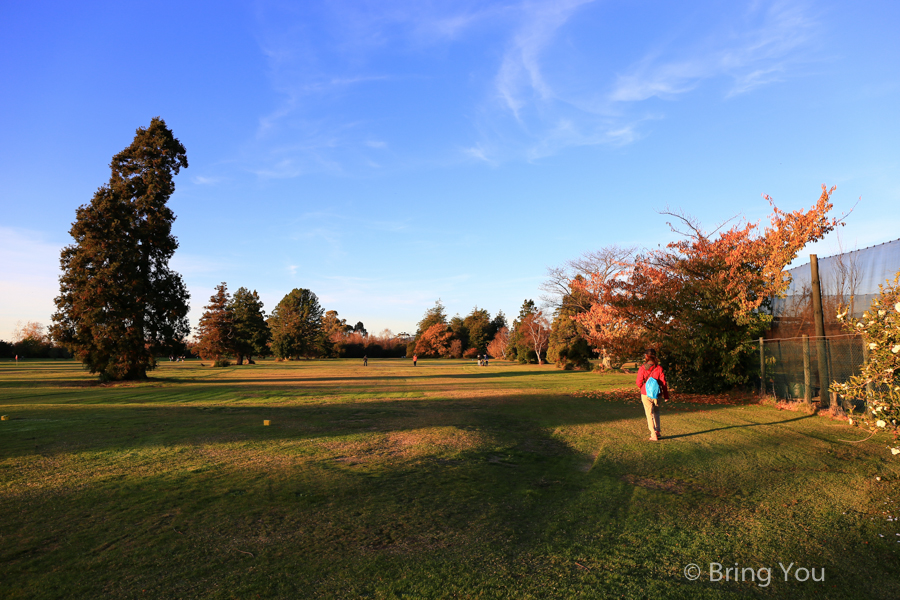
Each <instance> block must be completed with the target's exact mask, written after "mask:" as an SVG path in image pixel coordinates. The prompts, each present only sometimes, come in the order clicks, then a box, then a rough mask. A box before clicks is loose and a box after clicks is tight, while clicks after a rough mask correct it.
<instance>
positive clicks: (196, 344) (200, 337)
mask: <svg viewBox="0 0 900 600" xmlns="http://www.w3.org/2000/svg"><path fill="white" fill-rule="evenodd" d="M407 337H408V336H406V335H405V334H398V335H394V334H393V333H392V332H391V331H390V330H387V329H386V330H384V331H382V332H381V333H380V334H378V335H369V332H368V331H366V328H365V325H363V323H362V321H358V322H357V323H356V324H355V325H350V324H349V323H347V321H346V319H341V318H340V317H339V315H338V313H337V311H335V310H329V311H325V310H323V308H322V307H321V305H320V304H319V299H318V297H317V296H316V294H315V293H313V292H312V291H310V290H308V289H304V288H295V289H293V290H291V291H290V292H289V293H288V294H286V295H285V296H284V298H282V299H281V301H280V302H279V303H278V305H277V306H276V307H275V309H274V310H273V311H272V314H271V315H269V316H268V317H267V316H266V314H265V310H264V308H263V303H262V301H261V300H260V298H259V295H258V294H257V292H256V290H254V291H252V292H251V291H249V290H248V289H247V288H244V287H241V288H239V289H238V290H237V291H236V292H235V293H234V295H233V296H232V295H231V294H229V293H228V286H227V284H226V283H224V282H223V283H221V284H219V285H218V286H216V292H215V294H213V295H212V297H210V299H209V304H207V305H206V307H205V311H204V313H203V316H202V317H201V318H200V324H199V327H198V328H197V331H196V335H195V339H194V340H193V341H191V342H189V343H188V349H189V350H190V351H191V352H192V353H196V354H197V355H199V356H200V357H201V358H203V359H206V360H212V361H213V362H214V365H216V366H227V364H230V363H228V361H227V358H228V357H233V358H235V360H236V361H237V364H239V365H240V364H243V362H244V359H245V358H246V359H247V362H248V363H253V357H254V356H274V357H276V358H277V359H279V360H296V359H300V358H307V359H309V358H362V357H363V356H371V357H372V358H377V357H399V356H402V355H403V354H404V353H405V351H406V343H407Z"/></svg>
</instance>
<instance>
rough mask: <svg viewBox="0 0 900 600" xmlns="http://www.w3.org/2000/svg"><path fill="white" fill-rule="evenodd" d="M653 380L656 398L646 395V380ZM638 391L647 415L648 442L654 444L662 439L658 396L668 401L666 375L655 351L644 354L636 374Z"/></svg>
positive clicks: (651, 350) (650, 350)
mask: <svg viewBox="0 0 900 600" xmlns="http://www.w3.org/2000/svg"><path fill="white" fill-rule="evenodd" d="M651 377H652V378H653V379H655V380H656V381H657V383H658V384H659V394H658V395H657V397H656V398H651V397H650V396H648V395H647V380H648V379H650V378H651ZM635 383H637V386H638V389H640V390H641V404H643V405H644V413H645V414H646V415H647V427H648V428H649V429H650V441H651V442H656V441H658V440H659V438H660V437H662V433H661V431H660V428H659V396H662V397H663V398H665V399H666V400H668V399H669V387H668V386H667V385H666V375H665V373H663V370H662V367H661V366H659V359H657V358H656V350H654V349H652V348H651V349H649V350H647V351H646V352H645V353H644V364H642V365H641V368H640V369H638V373H637V381H636V382H635Z"/></svg>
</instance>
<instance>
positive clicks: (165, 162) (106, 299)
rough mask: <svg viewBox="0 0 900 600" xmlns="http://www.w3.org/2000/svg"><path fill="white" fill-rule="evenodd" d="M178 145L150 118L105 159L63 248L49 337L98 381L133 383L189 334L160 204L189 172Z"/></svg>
mask: <svg viewBox="0 0 900 600" xmlns="http://www.w3.org/2000/svg"><path fill="white" fill-rule="evenodd" d="M187 166H188V162H187V156H186V155H185V149H184V146H183V145H182V144H181V142H179V141H178V140H177V139H176V138H175V137H174V136H173V135H172V132H171V131H170V130H169V128H168V127H166V124H165V121H163V120H162V119H160V118H158V117H157V118H154V119H153V120H152V121H151V122H150V126H149V127H148V128H147V129H144V128H139V129H138V130H137V134H136V135H135V138H134V142H132V144H131V145H130V146H129V147H128V148H126V149H125V150H123V151H122V152H120V153H119V154H117V155H115V156H114V157H113V159H112V162H111V163H110V168H111V170H112V174H111V176H110V179H109V183H108V184H106V185H105V186H103V187H101V188H100V189H98V190H97V192H96V193H95V194H94V197H93V199H92V200H91V202H90V204H87V205H84V206H81V207H80V208H79V209H78V210H77V212H76V220H75V222H74V223H73V224H72V228H71V230H70V234H71V235H72V237H73V238H74V239H75V243H74V244H72V245H70V246H67V247H66V248H64V249H63V251H62V253H61V256H60V266H61V269H62V272H63V274H62V275H61V276H60V295H59V296H58V297H57V298H56V308H57V312H56V313H55V314H54V315H53V321H54V324H53V326H52V327H51V333H52V335H53V337H54V339H55V340H57V341H58V342H59V343H60V344H62V345H63V346H65V347H66V348H68V349H69V350H71V351H72V353H73V354H74V355H75V356H76V357H77V358H78V359H79V360H81V361H82V362H83V363H84V365H85V366H86V367H87V368H88V369H90V371H91V373H99V374H100V377H101V379H104V380H122V379H141V378H144V377H146V373H147V371H148V370H149V369H153V368H154V367H155V365H156V361H155V359H154V356H155V355H156V354H158V353H159V354H165V353H167V352H168V351H169V350H170V349H172V348H174V347H175V346H177V345H178V343H179V342H180V341H182V340H183V339H184V338H185V337H186V336H187V335H188V333H189V332H190V326H189V324H188V320H187V312H188V299H189V295H188V292H187V289H186V288H185V286H184V282H183V281H182V279H181V276H180V275H178V274H177V273H175V272H174V271H172V270H171V269H169V265H168V263H169V259H171V258H172V255H173V254H174V253H175V250H176V248H178V242H177V240H176V239H175V237H174V236H173V235H172V233H171V230H172V222H173V221H174V220H175V215H174V214H173V213H172V211H171V209H169V207H168V206H166V202H167V201H168V200H169V198H170V197H171V195H172V193H173V192H174V191H175V184H174V181H173V177H174V175H176V174H177V173H178V172H179V171H180V169H181V168H182V167H187Z"/></svg>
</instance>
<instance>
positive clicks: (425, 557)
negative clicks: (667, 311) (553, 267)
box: [0, 360, 900, 598]
mask: <svg viewBox="0 0 900 600" xmlns="http://www.w3.org/2000/svg"><path fill="white" fill-rule="evenodd" d="M632 378H633V376H630V375H606V376H600V375H597V374H592V373H580V372H566V371H560V370H556V369H554V368H553V367H537V366H533V365H532V366H519V365H511V364H506V363H502V362H496V363H493V364H492V365H491V366H490V367H487V368H480V367H478V366H477V365H475V364H473V363H471V362H466V361H420V363H419V366H418V367H416V368H413V367H412V365H411V364H410V363H409V362H408V361H400V360H389V361H376V360H371V361H370V362H369V366H368V367H363V366H362V364H361V361H351V360H345V361H300V362H296V363H275V362H272V361H265V362H263V363H261V364H257V365H249V366H242V367H229V368H225V369H212V368H209V367H201V366H200V365H199V363H196V362H188V363H162V364H161V365H160V368H159V369H158V370H156V371H154V372H153V373H152V376H151V378H150V379H149V380H148V381H145V382H139V383H131V384H118V385H103V386H101V385H99V384H97V383H96V382H95V378H93V377H91V376H90V375H89V374H87V373H85V372H84V371H82V370H81V368H80V366H79V365H78V364H76V363H72V362H68V361H58V362H56V361H45V362H34V363H33V362H25V363H23V364H20V365H19V366H18V367H17V366H15V365H14V364H12V363H2V364H0V414H4V415H8V416H9V417H10V420H8V421H2V422H0V515H2V519H0V565H2V566H0V597H3V598H72V597H84V598H97V597H123V598H130V597H165V598H168V597H178V598H189V597H211V598H247V597H257V596H259V597H283V598H297V597H310V598H312V597H335V598H357V597H371V598H400V597H410V598H416V597H420V598H443V597H447V598H450V597H462V598H468V597H483V598H578V597H581V598H603V597H610V598H620V597H626V598H643V597H661V598H669V597H672V598H698V597H700V598H702V597H708V598H722V597H724V598H729V597H733V598H738V597H744V596H747V595H751V596H766V597H775V598H782V597H793V598H813V597H815V598H825V597H827V598H859V597H867V598H896V597H900V585H898V583H897V579H896V577H895V576H894V570H895V569H896V566H897V565H898V564H900V563H898V557H900V543H898V540H900V536H897V535H896V534H897V533H900V527H898V524H900V520H898V521H894V520H888V516H889V515H890V516H891V517H893V518H897V517H900V514H898V503H897V497H896V494H897V490H898V476H900V470H898V468H897V466H896V462H892V461H891V459H890V457H889V454H888V453H886V452H885V450H884V444H885V441H884V440H879V439H878V438H873V439H872V440H869V441H867V442H863V443H859V444H851V443H847V442H844V441H839V440H846V439H860V438H862V437H864V436H862V435H860V433H859V431H858V430H855V429H852V428H850V427H848V426H846V425H844V424H842V423H839V422H836V421H831V420H827V419H824V418H821V417H815V416H808V415H806V414H802V413H791V412H781V411H777V410H775V409H774V408H771V407H765V406H759V405H724V404H697V403H682V404H678V403H676V404H673V405H669V406H666V405H664V406H663V423H662V425H663V433H664V435H665V436H666V439H664V440H663V441H662V442H660V443H658V444H653V443H650V442H647V441H646V437H647V435H646V434H647V432H646V430H645V429H646V426H645V421H644V418H643V413H642V409H641V407H640V405H639V403H638V402H637V401H636V397H634V398H632V397H631V396H628V395H619V394H616V393H614V392H610V394H608V395H606V396H603V397H602V398H597V397H590V395H586V394H585V393H584V392H585V391H594V390H616V389H619V388H622V387H627V386H630V385H632V383H633V381H632ZM674 399H675V400H676V401H677V400H678V396H677V394H676V395H675V397H674ZM263 420H269V421H270V422H271V425H270V426H268V427H266V426H263ZM876 477H880V478H881V480H880V481H879V480H877V479H876ZM882 535H883V536H884V537H881V536H882ZM710 562H719V563H723V564H724V565H725V566H732V565H733V564H734V563H738V564H739V565H741V566H743V567H746V566H749V567H754V568H759V567H772V568H773V569H774V571H773V576H772V581H771V583H770V585H768V586H766V587H761V586H760V585H758V584H759V582H756V581H739V582H734V581H729V582H711V581H709V577H708V573H707V572H706V571H707V570H708V566H709V563H710ZM779 562H783V563H784V564H785V565H787V564H788V563H790V562H793V563H795V564H796V565H800V566H804V567H806V568H816V569H820V568H824V569H825V573H826V582H824V583H823V582H812V581H807V582H804V583H800V582H797V581H788V582H785V581H784V580H783V576H782V575H781V572H780V570H779V569H778V563H779ZM688 563H696V564H698V565H702V566H703V568H704V575H703V577H701V579H700V580H699V581H688V580H687V579H685V577H684V574H683V569H684V567H685V565H687V564H688Z"/></svg>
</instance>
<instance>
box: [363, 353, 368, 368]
mask: <svg viewBox="0 0 900 600" xmlns="http://www.w3.org/2000/svg"><path fill="white" fill-rule="evenodd" d="M363 366H364V367H367V366H369V357H368V355H364V356H363Z"/></svg>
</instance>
